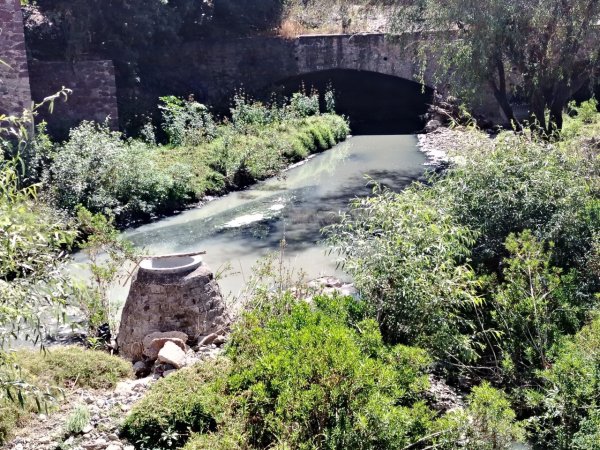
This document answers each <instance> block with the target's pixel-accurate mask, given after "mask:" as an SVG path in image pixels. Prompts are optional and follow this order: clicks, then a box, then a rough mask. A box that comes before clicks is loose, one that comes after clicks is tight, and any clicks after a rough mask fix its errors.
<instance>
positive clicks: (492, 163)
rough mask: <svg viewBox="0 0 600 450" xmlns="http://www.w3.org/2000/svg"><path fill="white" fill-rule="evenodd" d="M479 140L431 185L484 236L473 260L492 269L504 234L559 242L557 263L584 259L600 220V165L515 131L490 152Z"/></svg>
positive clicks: (581, 154) (576, 152) (463, 220)
mask: <svg viewBox="0 0 600 450" xmlns="http://www.w3.org/2000/svg"><path fill="white" fill-rule="evenodd" d="M479 142H481V145H480V146H479V147H475V146H473V148H468V149H465V151H464V152H463V153H462V154H461V155H459V158H460V160H459V164H457V165H456V166H455V167H454V168H453V169H452V170H450V171H449V172H448V174H447V176H445V177H443V178H442V179H441V180H439V181H438V182H437V183H436V185H435V186H434V190H435V191H436V193H437V194H438V195H439V196H444V199H445V200H446V201H447V202H448V204H449V205H450V207H451V208H452V209H453V210H454V211H453V215H455V216H456V217H457V218H458V219H459V220H460V222H461V223H463V224H465V225H466V226H468V227H470V228H472V229H474V230H476V231H478V232H479V239H478V242H477V244H476V245H475V247H474V250H473V257H474V259H475V261H476V262H477V263H478V264H484V265H486V266H487V267H489V268H490V269H492V270H494V269H495V268H496V267H497V266H498V263H499V261H500V259H501V257H502V256H503V255H504V254H505V253H504V242H505V240H506V238H507V236H508V235H509V234H510V233H511V232H521V231H523V230H525V229H530V230H532V232H534V233H535V236H536V237H537V238H538V239H539V240H541V241H544V242H549V241H553V242H554V243H555V249H554V252H553V254H554V255H553V262H554V263H555V264H556V265H559V266H561V267H569V266H572V265H573V264H576V263H577V262H578V261H580V260H581V257H582V254H583V253H585V252H586V251H587V249H588V248H589V242H590V237H591V235H592V234H593V232H594V230H595V229H597V227H598V224H599V223H600V222H598V220H597V217H598V213H599V210H598V204H597V201H596V199H595V195H596V193H595V192H594V191H593V186H594V185H593V183H594V182H595V181H594V180H595V179H597V177H598V174H599V173H600V172H599V169H600V166H599V165H598V162H597V161H595V160H594V159H589V158H588V157H587V156H586V155H585V153H584V152H582V151H581V149H579V148H577V147H578V146H577V144H576V143H573V145H570V146H569V148H566V147H563V146H562V145H546V144H544V143H541V142H538V141H536V140H535V139H532V138H530V137H528V136H515V135H512V134H510V133H505V134H502V135H500V136H498V137H497V138H496V140H495V141H494V145H493V146H492V147H491V148H490V145H486V144H485V141H484V140H483V139H480V141H479ZM476 145H477V144H476Z"/></svg>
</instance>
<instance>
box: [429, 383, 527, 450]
mask: <svg viewBox="0 0 600 450" xmlns="http://www.w3.org/2000/svg"><path fill="white" fill-rule="evenodd" d="M467 403H468V404H467V407H466V408H465V409H458V410H455V411H451V412H449V413H448V414H446V415H445V416H443V417H441V418H440V419H439V420H438V421H436V423H435V424H434V427H433V430H434V432H433V433H432V436H433V437H432V439H431V441H432V442H433V443H434V445H433V448H441V449H448V450H453V449H456V448H457V447H458V443H459V442H460V448H467V449H476V450H501V449H505V450H509V449H512V448H515V444H516V443H521V444H523V443H525V429H524V427H523V424H522V423H519V422H518V421H517V420H516V414H515V412H514V411H513V410H512V408H511V406H510V401H509V399H508V397H507V396H506V394H505V393H504V392H502V391H500V390H498V389H494V388H493V387H492V386H491V385H490V384H489V383H487V382H484V383H482V384H481V385H480V386H476V387H474V388H473V390H472V391H471V393H470V394H469V395H468V397H467Z"/></svg>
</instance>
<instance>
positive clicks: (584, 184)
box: [328, 118, 600, 388]
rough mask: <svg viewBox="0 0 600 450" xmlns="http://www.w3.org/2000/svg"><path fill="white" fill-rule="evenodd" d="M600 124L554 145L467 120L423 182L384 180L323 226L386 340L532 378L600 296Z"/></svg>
mask: <svg viewBox="0 0 600 450" xmlns="http://www.w3.org/2000/svg"><path fill="white" fill-rule="evenodd" d="M579 120H582V119H581V118H580V119H579ZM595 126H596V125H595V122H594V123H592V124H585V125H583V128H582V129H581V132H580V135H581V136H586V137H585V138H581V137H577V139H572V140H565V141H561V142H558V143H556V144H548V143H546V142H541V141H539V140H538V139H536V138H535V137H532V135H531V134H527V133H525V134H521V135H515V134H512V133H511V134H509V133H504V134H501V135H499V136H497V137H496V138H495V139H494V140H490V139H489V138H488V137H486V136H484V135H482V134H479V135H478V134H477V133H473V132H472V133H471V134H470V135H469V136H468V137H469V140H468V141H470V142H471V144H468V145H467V146H466V147H465V148H462V149H461V150H460V151H457V152H456V153H455V154H453V155H452V157H453V160H454V164H453V165H452V166H451V167H450V168H449V169H448V170H447V171H445V172H444V173H443V174H441V175H433V176H431V177H430V179H429V183H428V184H427V185H424V184H415V185H413V186H412V187H410V188H409V189H407V190H405V191H403V192H402V193H399V194H395V193H392V192H389V191H385V190H384V191H378V190H376V192H375V194H376V195H375V196H374V197H371V198H367V199H359V200H357V201H355V202H354V203H353V205H352V207H351V211H350V212H349V213H348V214H346V215H344V216H342V217H341V220H340V223H338V224H336V225H333V226H332V227H330V228H329V230H328V231H329V243H330V244H331V245H332V248H333V250H335V251H338V252H339V253H340V262H341V264H342V265H343V267H344V268H345V269H346V270H347V271H348V272H349V273H351V274H352V276H353V277H354V279H355V282H356V286H357V287H358V289H359V290H360V292H361V294H362V296H363V298H364V299H365V301H366V302H367V304H368V306H369V310H370V312H371V314H372V315H373V317H376V318H377V320H378V322H379V324H380V327H381V330H382V332H383V334H384V337H385V338H386V340H387V341H388V342H402V343H404V344H407V345H419V346H422V347H424V348H427V349H428V350H430V351H432V353H433V354H434V356H437V357H439V358H440V359H441V361H440V363H441V364H443V365H444V366H445V367H448V368H455V369H456V370H458V371H468V372H470V371H473V372H476V373H477V376H482V375H484V374H485V376H490V377H492V379H493V380H494V381H495V382H500V381H502V382H504V383H506V386H511V387H512V388H515V387H517V386H518V385H526V384H528V383H533V382H535V380H536V377H537V376H536V371H537V370H539V369H543V368H545V367H547V366H548V365H549V364H551V361H550V358H549V355H550V353H551V349H552V347H553V346H554V345H556V343H557V342H558V341H559V339H560V337H561V336H562V335H564V334H571V333H575V332H576V331H577V330H578V329H579V328H580V327H581V325H582V324H583V322H584V321H585V319H586V317H587V314H588V312H589V311H590V309H592V308H594V307H596V304H597V293H598V291H599V289H600V279H599V278H598V267H599V266H598V260H599V259H598V250H597V248H598V246H597V243H596V242H597V239H598V233H599V226H600V208H599V207H600V201H599V198H600V196H599V193H600V189H599V185H598V180H599V179H600V177H599V175H600V170H599V169H600V165H599V163H600V160H598V158H597V157H596V156H594V155H595V153H594V150H593V148H594V147H593V146H594V144H593V142H594V140H593V138H591V139H589V138H587V136H588V133H589V132H590V131H589V129H592V130H593V129H595V128H594V127H595ZM586 130H587V131H586ZM578 136H579V135H578ZM465 141H467V140H466V139H465ZM468 141H467V142H468ZM527 230H530V231H527ZM475 366H476V367H477V368H476V369H475V368H474V367H475Z"/></svg>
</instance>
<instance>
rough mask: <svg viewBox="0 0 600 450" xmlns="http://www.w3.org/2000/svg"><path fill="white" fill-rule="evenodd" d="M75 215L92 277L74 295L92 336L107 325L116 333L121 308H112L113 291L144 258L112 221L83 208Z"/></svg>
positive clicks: (81, 246)
mask: <svg viewBox="0 0 600 450" xmlns="http://www.w3.org/2000/svg"><path fill="white" fill-rule="evenodd" d="M76 212H77V222H78V227H79V229H80V231H81V233H82V234H83V235H84V236H85V241H84V242H81V243H80V244H79V246H80V248H81V250H82V251H83V252H84V253H85V254H86V255H87V257H88V260H89V263H88V264H87V268H89V270H90V272H91V277H90V279H89V281H88V283H87V284H83V285H76V286H75V289H74V291H73V294H72V295H73V297H75V303H76V304H77V305H78V306H79V307H80V309H81V311H82V312H83V314H84V317H85V319H86V322H87V324H88V328H89V331H90V334H93V333H94V332H95V331H96V330H97V329H98V328H99V327H100V326H102V325H104V324H109V325H110V328H111V330H112V331H113V332H115V331H116V330H115V321H116V320H117V317H115V316H116V314H115V309H117V310H118V308H114V305H112V304H111V301H110V288H111V286H113V285H114V283H115V282H116V281H120V278H123V277H125V276H126V274H125V273H124V272H123V268H124V267H127V265H130V266H133V267H137V264H138V263H139V261H140V260H141V258H142V256H141V254H140V253H139V251H137V250H136V249H135V248H134V247H133V245H132V244H131V243H130V242H129V241H126V240H124V239H122V238H121V237H120V234H119V231H118V230H117V229H116V228H115V227H114V224H113V219H112V217H111V218H106V217H105V216H103V215H102V214H92V213H91V212H90V211H88V210H87V209H85V208H84V207H82V206H78V207H77V209H76ZM132 270H133V269H132Z"/></svg>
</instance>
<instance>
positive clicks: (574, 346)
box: [530, 318, 600, 450]
mask: <svg viewBox="0 0 600 450" xmlns="http://www.w3.org/2000/svg"><path fill="white" fill-rule="evenodd" d="M599 367H600V318H595V319H594V320H593V321H592V322H591V323H590V324H589V325H587V326H585V327H584V328H583V329H582V330H581V331H580V332H578V333H577V334H576V335H575V336H574V337H572V338H568V339H565V340H564V342H563V343H562V344H561V345H560V346H559V348H558V349H557V352H556V358H555V359H554V361H553V362H552V366H551V367H550V368H548V369H547V370H545V371H543V372H541V374H540V375H541V377H542V380H543V382H544V389H543V390H542V391H541V392H532V393H531V394H530V399H531V401H532V402H533V403H534V406H535V407H537V408H539V410H538V413H537V414H536V415H535V416H534V417H533V419H532V420H531V423H532V425H531V436H532V437H533V440H534V443H535V444H536V446H537V448H555V449H565V450H566V449H584V448H585V449H588V448H597V445H598V440H597V437H598V423H599V417H598V408H599V407H600V402H599V400H600V399H599V397H598V392H599V390H600V371H599V370H598V368H599ZM591 443H593V444H591Z"/></svg>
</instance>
